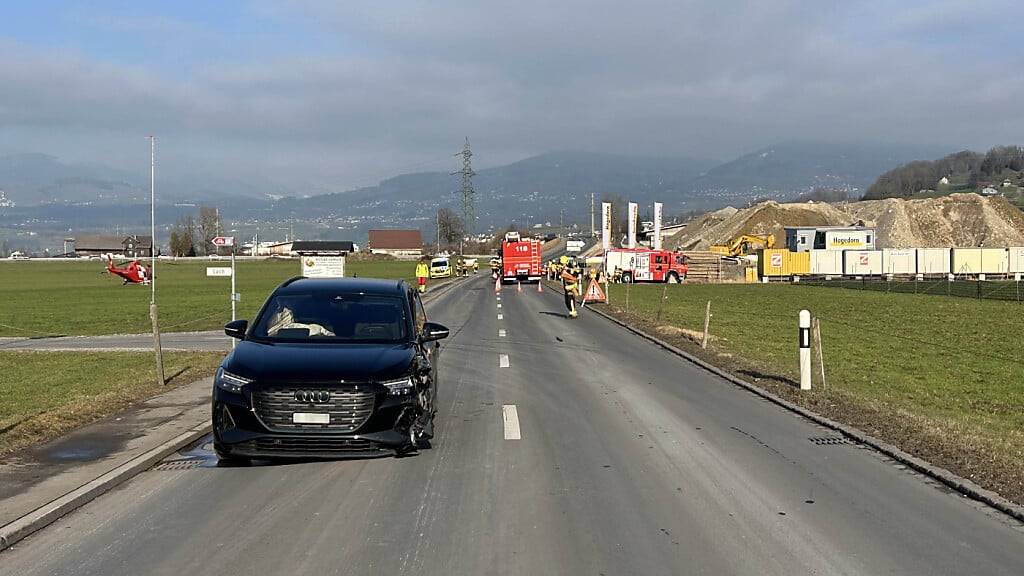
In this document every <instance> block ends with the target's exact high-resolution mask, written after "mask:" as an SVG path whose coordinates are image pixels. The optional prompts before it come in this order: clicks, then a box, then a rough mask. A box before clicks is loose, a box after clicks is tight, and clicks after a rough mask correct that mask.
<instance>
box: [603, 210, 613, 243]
mask: <svg viewBox="0 0 1024 576" xmlns="http://www.w3.org/2000/svg"><path fill="white" fill-rule="evenodd" d="M601 248H602V249H603V250H604V251H605V252H607V251H609V250H611V248H612V203H611V202H601Z"/></svg>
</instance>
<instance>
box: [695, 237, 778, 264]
mask: <svg viewBox="0 0 1024 576" xmlns="http://www.w3.org/2000/svg"><path fill="white" fill-rule="evenodd" d="M774 247H775V236H774V235H773V234H742V235H740V236H737V237H735V238H733V239H732V241H731V242H729V243H728V244H718V245H716V246H712V247H711V251H712V252H714V253H715V254H718V255H720V256H724V257H726V258H739V257H741V256H746V255H747V254H753V253H754V252H756V251H757V250H759V249H761V248H764V249H769V248H774Z"/></svg>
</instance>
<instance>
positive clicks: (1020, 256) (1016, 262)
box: [1007, 248, 1024, 274]
mask: <svg viewBox="0 0 1024 576" xmlns="http://www.w3.org/2000/svg"><path fill="white" fill-rule="evenodd" d="M1007 250H1008V251H1009V256H1010V262H1009V264H1010V274H1018V273H1021V272H1024V248H1008V249H1007Z"/></svg>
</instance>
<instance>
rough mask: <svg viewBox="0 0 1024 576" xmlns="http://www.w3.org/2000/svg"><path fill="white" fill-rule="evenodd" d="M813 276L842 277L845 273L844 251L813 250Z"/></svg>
mask: <svg viewBox="0 0 1024 576" xmlns="http://www.w3.org/2000/svg"><path fill="white" fill-rule="evenodd" d="M810 252H811V275H812V276H841V275H842V273H843V251H842V250H811V251H810Z"/></svg>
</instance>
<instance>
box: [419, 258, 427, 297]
mask: <svg viewBox="0 0 1024 576" xmlns="http://www.w3.org/2000/svg"><path fill="white" fill-rule="evenodd" d="M429 275H430V268H429V267H428V266H427V262H426V261H425V260H422V259H421V260H420V261H419V262H417V263H416V286H417V290H419V291H420V293H421V294H422V293H424V292H426V291H427V276H429Z"/></svg>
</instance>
